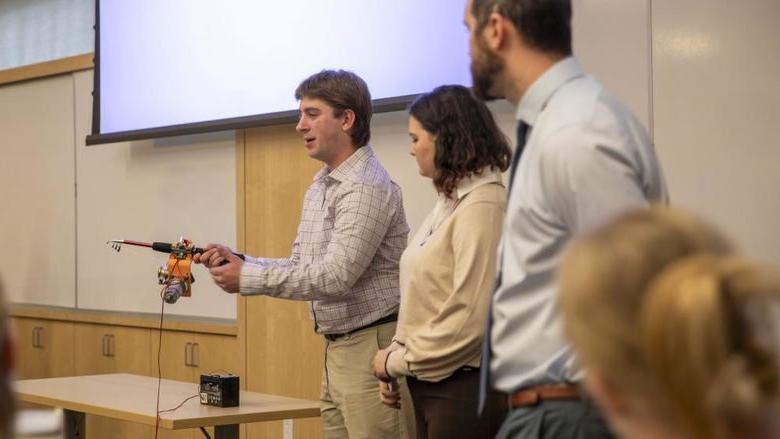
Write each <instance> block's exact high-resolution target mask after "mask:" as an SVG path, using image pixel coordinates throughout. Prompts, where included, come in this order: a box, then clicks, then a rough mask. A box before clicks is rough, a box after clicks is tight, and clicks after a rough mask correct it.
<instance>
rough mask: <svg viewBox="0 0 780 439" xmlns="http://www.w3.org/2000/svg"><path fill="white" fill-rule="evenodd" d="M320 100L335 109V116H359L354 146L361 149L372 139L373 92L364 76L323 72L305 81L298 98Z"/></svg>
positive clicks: (354, 133)
mask: <svg viewBox="0 0 780 439" xmlns="http://www.w3.org/2000/svg"><path fill="white" fill-rule="evenodd" d="M302 98H309V99H320V100H322V101H324V102H325V103H327V104H328V105H330V106H331V107H333V111H334V115H335V116H336V117H339V116H341V115H342V114H343V113H344V111H345V110H352V111H353V112H354V113H355V123H354V125H353V126H352V132H351V133H350V136H351V137H352V144H353V145H354V146H355V147H358V148H359V147H361V146H365V145H366V144H368V141H369V140H371V115H372V114H373V109H372V108H371V93H370V92H369V91H368V86H367V85H366V82H365V81H363V79H362V78H360V76H358V75H356V74H354V73H352V72H349V71H346V70H323V71H321V72H319V73H315V74H313V75H311V76H309V77H308V78H306V79H304V80H303V82H301V84H300V85H298V88H296V89H295V99H297V100H299V101H300V100H301V99H302Z"/></svg>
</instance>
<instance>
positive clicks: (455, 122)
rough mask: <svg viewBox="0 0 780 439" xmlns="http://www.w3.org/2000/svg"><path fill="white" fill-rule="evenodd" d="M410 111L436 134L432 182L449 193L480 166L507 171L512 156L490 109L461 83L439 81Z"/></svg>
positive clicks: (450, 194) (420, 97) (481, 167)
mask: <svg viewBox="0 0 780 439" xmlns="http://www.w3.org/2000/svg"><path fill="white" fill-rule="evenodd" d="M409 115H411V116H412V117H414V118H415V119H417V121H418V122H420V125H422V127H423V128H424V129H425V131H427V132H429V133H431V134H432V135H433V136H435V138H436V153H435V154H434V158H433V163H434V165H435V166H436V174H435V176H434V177H433V185H434V186H435V187H436V189H437V190H438V191H439V192H442V193H444V194H445V195H446V196H447V197H450V198H451V197H452V192H453V191H454V190H455V188H456V187H457V186H458V182H460V180H461V179H463V178H465V177H469V176H471V175H474V174H478V173H479V172H480V171H481V170H482V169H483V168H485V167H487V166H490V168H491V169H497V170H500V171H506V169H507V168H508V167H509V162H510V159H511V157H512V152H511V150H510V149H509V143H508V142H507V139H506V137H505V136H504V134H503V133H502V132H501V130H499V129H498V126H497V125H496V121H495V120H494V119H493V115H492V114H491V113H490V110H489V109H488V108H487V106H486V105H485V104H484V102H482V101H480V100H479V99H477V98H476V97H474V95H473V94H472V93H471V90H469V89H468V88H466V87H463V86H461V85H442V86H440V87H436V88H435V89H434V90H433V91H432V92H430V93H425V94H423V95H420V96H419V97H417V99H415V100H414V102H412V104H411V105H410V106H409Z"/></svg>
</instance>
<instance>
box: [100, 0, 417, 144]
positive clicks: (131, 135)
mask: <svg viewBox="0 0 780 439" xmlns="http://www.w3.org/2000/svg"><path fill="white" fill-rule="evenodd" d="M94 30H95V55H94V63H95V66H94V72H93V90H92V132H91V134H89V135H87V137H86V145H87V146H90V145H100V144H107V143H118V142H128V141H133V140H144V139H156V138H162V137H174V136H185V135H191V134H202V133H210V132H217V131H227V130H240V129H246V128H256V127H263V126H273V125H283V124H287V123H293V122H296V121H297V120H298V110H290V111H279V112H275V113H264V114H255V115H249V116H241V117H232V118H226V119H217V120H207V121H203V122H193V123H187V124H178V125H167V126H160V127H153V128H145V129H140V130H130V131H117V132H111V133H100V0H95V26H94ZM290 93H293V90H291V91H290ZM417 96H420V93H417V94H411V95H404V96H394V97H389V98H383V99H374V100H372V101H371V104H372V108H373V111H374V113H385V112H391V111H400V110H404V109H406V108H407V107H408V106H409V104H411V103H412V101H413V100H414V99H415V98H416V97H417Z"/></svg>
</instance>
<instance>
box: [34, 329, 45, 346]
mask: <svg viewBox="0 0 780 439" xmlns="http://www.w3.org/2000/svg"><path fill="white" fill-rule="evenodd" d="M41 332H43V327H42V326H36V327H35V328H33V347H34V348H38V349H43V342H42V341H41Z"/></svg>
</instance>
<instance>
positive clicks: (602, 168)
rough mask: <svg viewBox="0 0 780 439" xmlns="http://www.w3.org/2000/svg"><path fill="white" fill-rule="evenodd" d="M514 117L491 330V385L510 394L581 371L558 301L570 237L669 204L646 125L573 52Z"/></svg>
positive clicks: (573, 376) (539, 81)
mask: <svg viewBox="0 0 780 439" xmlns="http://www.w3.org/2000/svg"><path fill="white" fill-rule="evenodd" d="M517 119H518V120H523V121H525V122H526V123H528V124H529V125H530V132H529V135H528V140H527V142H526V145H525V149H524V151H523V155H522V156H521V159H520V162H519V164H518V167H517V173H516V175H515V177H514V181H513V185H512V190H511V193H510V198H509V200H507V213H506V218H505V220H504V233H503V237H502V241H501V249H500V250H499V251H500V252H502V254H503V260H502V265H501V270H502V282H501V286H500V287H499V288H498V290H497V291H496V292H495V294H494V297H493V326H492V329H491V342H492V358H491V362H490V367H491V369H490V370H491V375H492V382H493V387H495V388H497V389H499V390H501V391H503V392H507V393H509V392H513V391H515V390H517V389H519V388H522V387H528V386H532V385H536V384H548V383H559V382H572V381H578V380H580V378H581V372H580V370H579V368H578V367H577V365H576V364H575V361H574V357H573V355H572V352H571V349H570V347H569V345H568V343H567V342H566V340H565V339H564V336H563V331H562V322H561V317H560V314H559V311H558V303H557V302H558V289H557V285H556V283H555V274H556V269H557V267H558V263H559V260H560V257H561V253H562V250H563V249H564V246H565V245H566V243H567V242H569V240H570V239H571V238H572V236H574V235H576V234H578V233H579V232H581V231H583V230H585V229H588V228H590V227H592V226H594V225H596V224H598V223H600V222H602V221H604V220H606V219H609V218H611V217H613V216H614V215H616V214H618V213H620V212H621V211H624V210H626V209H629V208H634V207H638V206H646V205H648V204H649V203H651V202H667V201H668V195H667V190H666V185H665V183H664V178H663V175H662V172H661V168H660V165H659V162H658V158H657V157H656V154H655V151H654V149H653V146H652V144H651V143H650V138H649V136H648V134H647V131H646V130H645V128H644V127H643V126H642V125H641V124H640V122H639V121H638V120H637V119H636V118H635V117H634V116H633V115H632V114H631V112H630V110H629V109H628V108H626V107H625V105H623V104H622V103H621V102H619V101H618V100H617V98H615V97H614V96H613V95H612V94H610V93H609V92H608V91H607V90H606V89H605V88H604V86H603V85H602V84H601V83H599V82H598V81H597V80H596V79H594V78H593V77H591V76H588V75H586V74H585V73H584V72H583V71H582V69H581V68H580V66H579V64H578V62H577V61H576V60H575V59H574V58H573V57H569V58H566V59H564V60H561V61H560V62H558V63H556V64H555V65H553V66H552V67H551V68H550V69H549V70H547V71H546V72H545V73H544V74H543V75H542V76H541V77H539V78H538V79H537V80H536V81H535V82H534V83H533V84H532V85H531V87H530V88H529V89H528V90H527V91H526V93H525V94H524V95H523V97H522V99H521V101H520V104H519V105H518V108H517Z"/></svg>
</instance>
